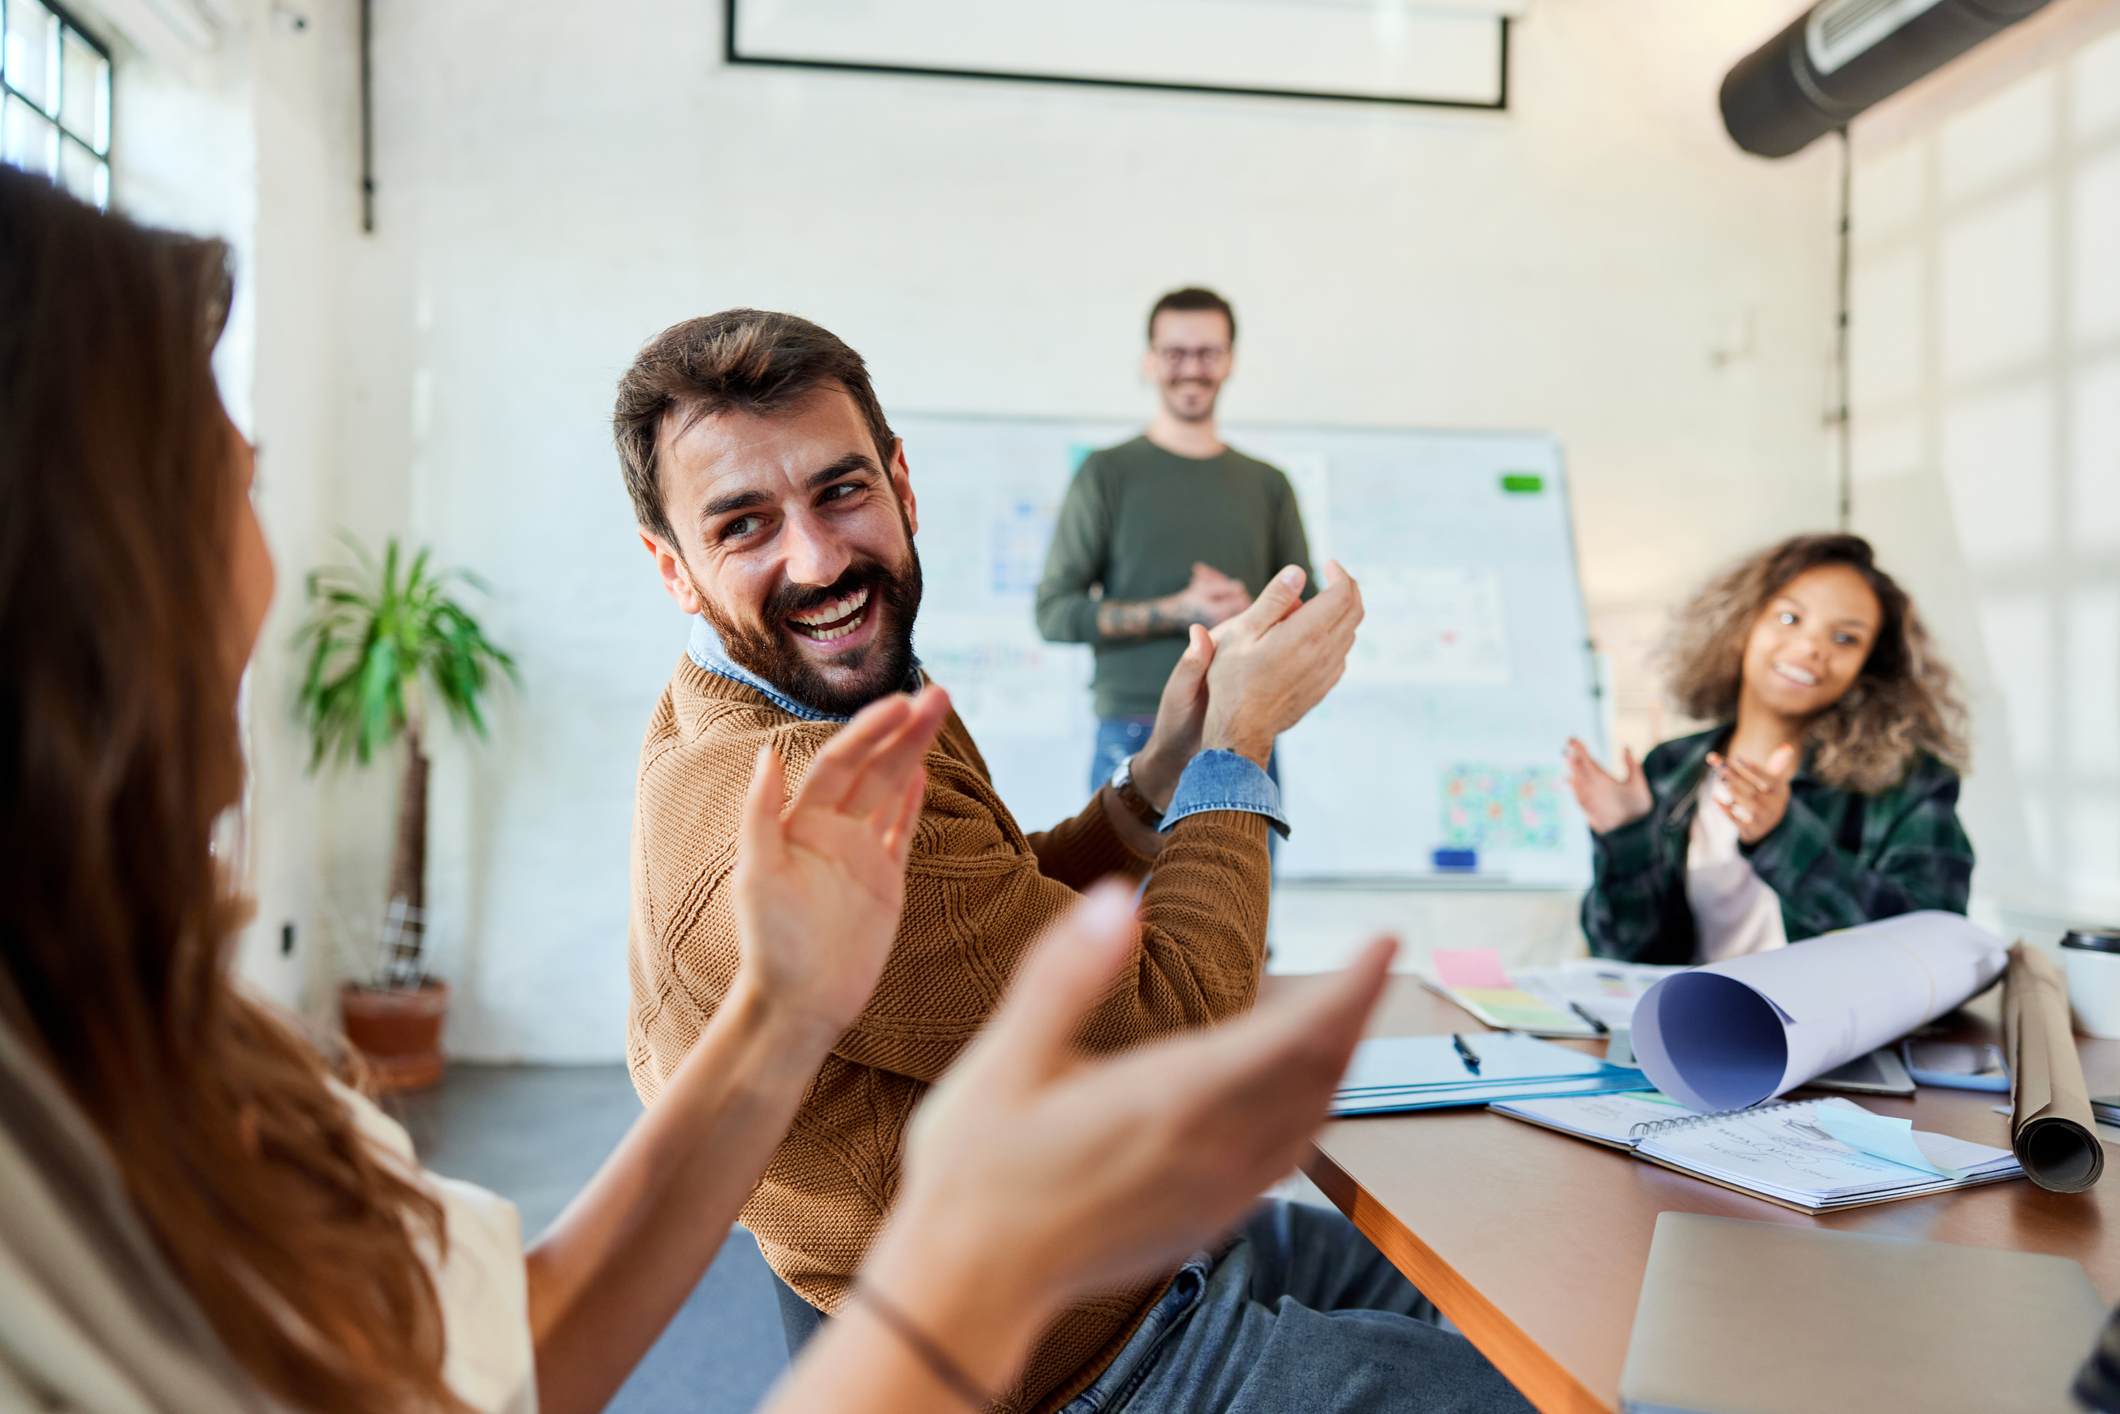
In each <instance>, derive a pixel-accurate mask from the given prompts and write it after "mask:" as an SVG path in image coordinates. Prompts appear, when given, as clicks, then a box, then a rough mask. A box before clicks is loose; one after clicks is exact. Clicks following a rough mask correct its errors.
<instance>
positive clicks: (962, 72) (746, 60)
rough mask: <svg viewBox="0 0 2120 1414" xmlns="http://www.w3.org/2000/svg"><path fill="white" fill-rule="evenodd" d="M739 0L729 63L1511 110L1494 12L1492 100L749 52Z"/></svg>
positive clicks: (729, 13)
mask: <svg viewBox="0 0 2120 1414" xmlns="http://www.w3.org/2000/svg"><path fill="white" fill-rule="evenodd" d="M742 4H743V0H722V6H723V14H722V60H723V62H724V63H726V64H728V65H729V66H731V67H740V66H747V67H758V68H776V69H814V70H821V71H824V72H831V73H851V74H899V75H905V76H909V77H913V78H930V79H986V80H997V81H1000V82H1003V83H1040V84H1071V85H1075V86H1078V87H1084V88H1120V89H1137V90H1147V91H1149V92H1154V93H1207V94H1217V95H1220V96H1222V97H1233V98H1292V99H1297V100H1301V101H1306V102H1319V103H1361V104H1368V105H1371V106H1377V105H1381V106H1384V107H1388V108H1450V109H1457V110H1459V111H1471V112H1480V113H1504V112H1507V111H1508V110H1509V26H1510V19H1509V16H1507V15H1498V16H1496V17H1495V23H1496V24H1498V25H1500V26H1501V35H1500V39H1499V42H1498V44H1497V47H1496V59H1495V64H1496V68H1497V70H1498V72H1497V73H1496V75H1495V84H1494V93H1495V97H1494V101H1493V102H1491V103H1489V102H1481V101H1479V100H1475V99H1463V98H1427V97H1420V96H1417V95H1406V96H1401V95H1393V94H1382V93H1353V92H1340V93H1336V92H1333V91H1331V90H1329V89H1322V90H1312V89H1289V88H1251V87H1243V86H1239V85H1233V84H1212V83H1183V82H1179V81H1176V80H1156V79H1134V78H1110V77H1105V76H1101V75H1091V74H1068V73H1048V72H1044V71H1028V70H1015V69H957V68H947V67H939V66H936V67H931V66H927V65H919V64H902V63H885V62H873V63H871V62H861V61H855V60H848V59H827V58H805V57H800V56H796V55H784V54H747V53H745V52H743V49H742V45H741V43H740V41H739V37H738V31H739V18H740V15H739V11H740V8H741V6H742Z"/></svg>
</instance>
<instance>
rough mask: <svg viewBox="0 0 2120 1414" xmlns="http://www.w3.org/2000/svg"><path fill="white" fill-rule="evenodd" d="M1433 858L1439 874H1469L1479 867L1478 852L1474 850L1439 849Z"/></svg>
mask: <svg viewBox="0 0 2120 1414" xmlns="http://www.w3.org/2000/svg"><path fill="white" fill-rule="evenodd" d="M1433 857H1434V860H1435V867H1436V869H1437V871H1438V872H1440V873H1445V874H1470V873H1472V872H1473V871H1474V870H1476V869H1478V868H1479V867H1480V852H1479V851H1478V850H1476V849H1439V850H1437V851H1435V854H1434V856H1433Z"/></svg>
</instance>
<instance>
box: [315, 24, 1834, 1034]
mask: <svg viewBox="0 0 2120 1414" xmlns="http://www.w3.org/2000/svg"><path fill="white" fill-rule="evenodd" d="M719 8H720V7H718V6H712V5H702V4H698V3H696V0H684V2H683V3H678V0H654V2H653V3H641V4H636V5H631V6H627V7H613V8H612V9H610V10H607V11H603V12H600V13H599V14H598V16H597V17H596V19H595V21H594V22H593V23H592V22H590V21H589V20H588V19H586V18H585V16H584V12H583V10H582V8H581V7H580V6H579V5H577V4H571V3H570V4H561V3H556V0H536V3H515V4H507V5H503V4H501V3H498V0H483V3H469V0H466V3H458V4H452V5H447V6H441V5H384V6H379V7H378V10H377V20H378V30H377V34H376V99H377V137H378V144H379V148H378V157H377V179H378V183H379V192H380V197H379V222H380V229H379V231H378V234H377V236H376V238H375V239H374V241H373V242H372V243H369V244H364V245H363V247H362V248H361V250H360V251H359V252H357V254H356V256H355V268H354V269H353V271H352V273H351V274H350V275H349V278H348V283H347V285H346V286H345V293H344V295H343V300H344V309H345V315H346V318H347V320H348V328H349V330H350V331H351V338H352V344H351V347H352V348H353V350H354V353H353V354H352V355H351V357H352V359H353V360H354V363H355V365H356V366H354V367H353V368H352V369H351V370H350V372H349V376H348V380H347V385H346V388H345V394H344V397H343V398H342V400H341V406H340V412H339V423H338V428H339V432H340V434H341V438H340V447H339V454H338V455H339V465H340V466H341V467H343V468H344V474H345V476H346V478H347V479H348V481H349V483H351V482H357V481H359V480H360V479H362V478H364V477H369V476H378V475H379V476H385V477H388V476H392V475H397V474H400V469H402V474H403V475H404V476H405V477H407V479H408V483H409V496H410V500H411V505H412V528H413V530H414V532H415V533H416V534H417V535H418V536H420V537H422V538H425V539H429V540H431V541H432V542H433V543H434V544H435V546H436V547H437V550H438V552H439V553H440V554H441V555H442V556H443V557H444V558H445V559H446V560H448V561H450V562H452V563H458V564H464V565H468V566H471V567H473V568H476V569H477V570H479V571H480V572H481V573H483V574H485V575H486V576H488V577H489V578H490V579H491V580H492V581H493V583H494V586H495V589H496V597H495V599H494V601H493V603H492V605H491V610H490V619H491V624H490V626H491V628H492V630H493V631H494V633H495V635H496V636H497V637H498V638H499V639H500V641H501V642H503V643H504V644H506V645H508V646H510V647H512V648H514V649H516V650H517V651H518V653H519V654H520V657H521V661H522V666H523V673H524V679H525V686H524V689H523V691H522V693H521V694H520V696H519V697H517V698H514V699H512V700H510V701H508V702H506V703H504V704H502V706H501V708H500V710H499V711H498V712H497V713H496V722H495V732H494V739H493V740H492V742H491V743H490V744H488V745H487V746H486V747H484V748H482V749H478V750H475V751H472V750H464V749H460V748H455V747H451V748H447V749H445V750H444V751H443V752H442V753H441V756H440V759H439V760H438V762H437V775H436V781H437V800H436V807H437V814H436V820H435V836H434V852H433V869H434V878H433V886H432V900H431V902H432V905H433V908H432V923H433V926H432V934H433V937H434V939H435V944H436V949H437V962H438V965H439V967H440V968H441V970H442V971H443V972H444V973H445V974H446V975H448V976H450V977H452V978H453V979H454V980H455V981H456V983H457V985H458V988H459V1000H458V1005H457V1008H456V1010H455V1013H454V1016H453V1020H452V1029H451V1037H450V1040H451V1044H452V1046H453V1048H454V1049H455V1050H456V1051H457V1052H458V1053H459V1054H464V1055H474V1056H530V1057H538V1058H546V1059H576V1058H609V1057H616V1056H617V1055H619V1054H620V1046H621V1035H622V1027H623V1016H624V997H625V970H624V964H623V957H624V951H623V944H624V930H625V921H626V867H625V864H626V846H627V835H628V829H629V825H630V821H631V810H632V793H633V781H634V767H635V753H636V750H637V746H638V742H639V736H640V732H641V729H642V726H643V724H644V722H645V719H646V716H647V713H648V710H649V707H650V705H651V703H652V702H653V700H654V697H655V695H656V693H657V692H658V690H659V689H660V687H661V685H662V683H663V681H664V679H665V677H666V675H667V673H668V671H669V669H670V666H671V665H672V663H673V662H674V661H675V660H676V658H677V656H678V653H679V651H680V647H681V638H682V632H683V625H682V623H681V622H680V621H679V619H678V616H677V614H676V611H675V610H674V609H673V608H672V607H671V606H670V605H669V604H668V603H667V602H666V601H664V600H663V599H662V598H661V596H660V593H659V591H658V590H657V588H656V587H655V585H654V583H653V580H652V578H651V576H650V574H649V571H648V565H647V562H646V560H645V557H644V556H643V555H642V554H641V552H640V550H639V549H638V547H637V545H636V543H635V542H634V539H633V534H632V523H631V519H630V514H629V510H628V507H627V504H626V501H625V499H624V496H623V494H622V492H621V489H620V485H619V480H618V475H617V471H616V466H615V462H614V458H613V456H612V452H611V449H610V442H609V437H608V430H607V423H606V419H607V417H608V410H609V407H610V395H611V390H612V387H613V384H614V382H615V380H616V378H617V376H618V374H619V373H620V372H621V371H622V369H623V368H624V366H625V365H626V363H627V362H628V361H629V359H630V357H631V355H632V353H633V352H634V350H635V349H636V348H637V347H638V346H639V344H640V343H641V342H643V341H644V340H645V339H646V338H647V337H649V336H650V335H652V334H653V333H654V332H656V331H657V330H658V329H660V328H662V327H663V326H664V325H666V324H668V323H670V322H672V321H674V320H676V319H679V318H682V317H686V316H690V315H694V314H699V313H704V312H707V311H710V310H714V309H717V308H721V307H724V306H727V305H731V304H736V303H751V304H758V305H764V306H767V307H779V308H786V309H793V310H796V311H799V312H802V313H804V314H807V315H809V316H811V317H814V318H816V319H818V320H820V321H821V322H823V323H824V324H826V325H827V326H829V327H831V328H833V329H834V330H836V331H837V332H838V333H840V334H841V335H843V336H844V337H846V338H847V339H848V340H849V341H850V342H851V343H852V344H853V345H854V346H855V347H857V348H859V349H860V350H862V351H863V352H864V353H865V354H866V355H868V357H869V359H870V361H871V363H872V365H873V367H874V370H875V374H876V378H877V383H878V386H879V389H880V391H881V393H882V396H883V400H884V403H885V405H886V407H887V408H893V409H900V410H906V411H911V410H942V411H983V412H1022V413H1059V414H1120V415H1145V412H1146V408H1147V396H1146V394H1145V392H1144V390H1143V389H1142V388H1141V387H1140V386H1139V385H1138V384H1137V382H1136V377H1135V372H1134V369H1135V366H1136V362H1137V358H1138V351H1139V347H1140V339H1141V332H1140V321H1141V318H1142V315H1143V313H1144V309H1145V306H1146V304H1147V303H1148V302H1149V301H1150V300H1151V299H1152V298H1153V297H1154V295H1156V294H1157V293H1159V292H1160V291H1161V290H1163V289H1166V288H1169V287H1170V286H1172V285H1174V284H1177V283H1180V282H1186V281H1204V282H1207V283H1210V284H1213V285H1216V286H1218V287H1220V288H1222V289H1223V290H1224V291H1225V292H1226V293H1228V294H1229V295H1230V296H1232V298H1233V299H1234V300H1235V301H1236V303H1237V306H1238V310H1239V313H1240V317H1241V319H1242V323H1243V338H1242V355H1241V356H1242V364H1241V367H1240V369H1239V371H1238V376H1237V379H1236V381H1235V382H1234V383H1233V384H1232V385H1231V387H1230V390H1229V393H1228V395H1227V396H1228V403H1227V410H1228V413H1229V414H1230V415H1231V416H1232V417H1240V418H1278V419H1293V420H1301V421H1306V422H1314V423H1319V422H1324V423H1331V422H1346V423H1399V424H1433V425H1451V426H1472V427H1529V428H1542V429H1547V430H1551V431H1552V432H1554V433H1556V434H1557V435H1558V436H1559V437H1560V439H1561V441H1562V443H1563V444H1564V446H1565V447H1566V448H1567V451H1568V454H1569V457H1570V462H1571V469H1572V472H1573V475H1574V478H1575V484H1576V486H1577V487H1578V489H1579V496H1580V500H1579V503H1578V506H1577V513H1578V518H1579V527H1580V532H1579V533H1580V540H1581V544H1582V551H1583V554H1582V559H1583V566H1584V573H1585V577H1586V580H1587V588H1588V591H1589V595H1590V600H1591V604H1592V608H1593V613H1594V615H1597V616H1600V617H1601V620H1602V621H1604V622H1609V623H1615V624H1620V625H1629V624H1632V625H1639V624H1640V623H1642V622H1644V621H1645V620H1648V619H1651V618H1653V617H1654V616H1655V615H1656V614H1657V613H1658V612H1660V610H1661V607H1662V606H1663V605H1664V604H1666V603H1667V602H1668V601H1669V600H1670V599H1671V598H1672V597H1673V596H1674V595H1675V594H1676V593H1678V592H1679V591H1680V590H1681V589H1682V588H1683V587H1684V586H1685V585H1687V584H1688V583H1690V582H1692V581H1693V580H1695V579H1696V578H1698V577H1699V576H1700V575H1701V574H1703V573H1705V572H1706V571H1707V570H1708V569H1709V568H1710V567H1711V566H1712V565H1713V564H1714V563H1716V562H1718V561H1720V560H1722V559H1724V558H1727V557H1728V556H1730V555H1733V554H1735V553H1737V552H1739V551H1741V550H1743V549H1745V548H1748V547H1750V546H1752V545H1753V544H1755V543H1757V542H1759V541H1762V540H1765V539H1767V538H1769V537H1771V536H1775V535H1779V534H1782V533H1785V532H1787V531H1790V530H1793V529H1796V528H1798V527H1805V526H1815V525H1817V524H1820V523H1822V522H1824V521H1826V520H1827V519H1828V518H1829V517H1830V515H1831V513H1832V506H1833V499H1832V491H1831V486H1830V477H1829V475H1828V472H1827V468H1826V461H1825V447H1824V440H1823V435H1822V432H1821V426H1820V416H1821V412H1822V407H1823V401H1824V396H1825V389H1826V370H1827V364H1826V356H1827V353H1828V350H1829V338H1830V325H1829V317H1830V312H1831V280H1832V263H1831V261H1832V247H1831V242H1830V231H1831V224H1832V220H1833V209H1832V187H1833V176H1834V173H1833V163H1832V158H1831V155H1830V153H1828V152H1824V151H1821V152H1817V153H1811V154H1806V155H1805V156H1803V157H1801V158H1799V159H1796V160H1794V161H1790V162H1784V163H1778V164H1769V163H1763V162H1759V161H1756V160H1753V159H1749V158H1746V157H1743V156H1741V155H1740V154H1738V153H1737V152H1736V151H1735V149H1734V148H1733V147H1732V146H1731V145H1730V144H1729V143H1728V141H1727V140H1726V139H1725V138H1724V137H1723V136H1722V134H1721V131H1720V126H1719V123H1718V120H1717V117H1716V111H1715V91H1716V85H1717V83H1718V82H1719V80H1720V77H1721V75H1722V73H1723V71H1724V69H1725V68H1726V66H1727V64H1728V63H1729V61H1730V60H1732V59H1733V58H1735V57H1736V56H1737V55H1738V54H1740V53H1741V52H1743V50H1744V49H1746V48H1747V47H1749V46H1750V45H1751V44H1752V43H1754V42H1756V41H1757V40H1758V39H1760V38H1761V37H1763V36H1764V35H1765V34H1767V33H1769V32H1771V31H1772V30H1773V29H1774V28H1776V27H1777V25H1778V23H1779V22H1781V21H1783V20H1785V19H1786V12H1787V10H1788V8H1789V4H1788V0H1744V3H1724V4H1717V5H1712V6H1709V5H1701V4H1699V3H1697V0H1567V2H1566V3H1552V4H1546V5H1542V6H1539V7H1537V8H1536V9H1535V10H1534V12H1533V14H1532V16H1531V18H1530V19H1529V20H1528V21H1527V22H1525V23H1524V24H1522V25H1520V26H1519V27H1517V29H1516V30H1515V32H1514V35H1513V44H1512V63H1513V73H1512V76H1511V85H1510V91H1511V98H1512V104H1513V107H1512V111H1511V112H1509V113H1508V114H1506V115H1493V114H1457V113H1446V112H1438V111H1421V110H1405V111H1389V110H1381V109H1376V108H1365V107H1354V106H1333V105H1305V104H1297V103H1289V102H1271V101H1259V100H1240V99H1217V98H1208V97H1192V96H1176V95H1160V94H1128V93H1123V92H1102V91H1096V90H1089V89H1072V88H1064V87H1052V86H1036V85H1025V86H1015V85H1007V84H996V83H972V82H949V81H935V80H919V79H909V78H891V77H865V76H848V75H832V74H821V73H803V72H783V71H773V70H752V69H738V70H729V69H725V68H723V67H722V65H721V62H720V45H721V38H720V34H719V29H718V25H719ZM1718 352H1721V353H1726V354H1734V357H1732V358H1729V359H1727V360H1718V358H1717V354H1718ZM910 454H911V457H912V462H913V466H914V474H915V477H916V479H917V477H918V474H919V448H918V447H913V448H911V449H910ZM384 499H385V501H386V502H387V499H388V498H387V497H385V498H384ZM385 509H386V510H387V505H386V507H385ZM378 523H380V518H379V520H378ZM926 549H927V552H928V553H929V554H930V555H932V554H935V553H938V547H932V546H930V547H926ZM1354 568H1355V569H1356V570H1357V571H1358V572H1359V569H1360V567H1359V566H1356V567H1354ZM1637 696H1640V695H1639V694H1638V695H1637ZM1641 729H1642V728H1641V727H1640V725H1639V723H1637V724H1636V730H1637V731H1639V730H1641ZM373 823H374V828H373V829H372V830H369V831H367V832H366V834H365V835H364V833H363V831H362V830H361V828H360V827H359V825H358V822H357V820H355V819H353V818H351V817H349V819H348V821H347V822H346V823H345V824H344V825H343V826H342V827H340V829H339V831H338V833H336V834H335V836H334V838H333V839H332V840H331V841H330V842H329V844H328V846H327V853H328V859H329V867H330V870H331V872H332V876H333V880H334V882H333V885H332V887H334V888H341V887H344V888H348V889H351V890H352V891H353V892H355V893H359V892H360V891H361V890H362V889H364V888H365V889H375V890H379V889H380V887H381V875H382V867H383V856H384V853H385V844H386V836H385V833H384V831H383V828H382V826H383V824H384V821H383V820H382V819H381V817H380V816H379V815H378V816H376V818H375V819H374V821H373ZM363 880H365V881H367V882H365V883H363V882H362V881H363ZM1335 916H1336V917H1337V916H1339V915H1335ZM1343 921H1344V920H1343Z"/></svg>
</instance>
